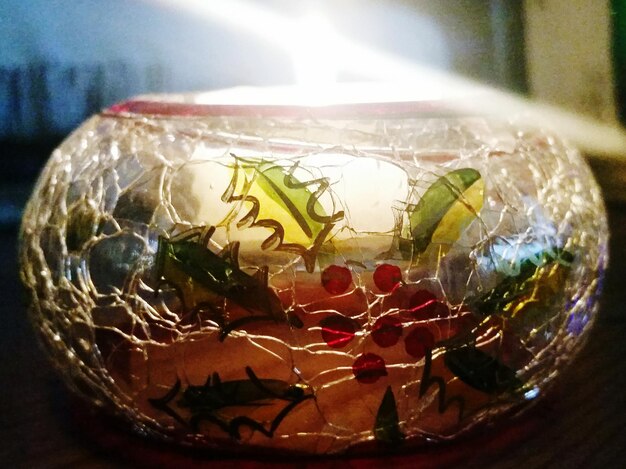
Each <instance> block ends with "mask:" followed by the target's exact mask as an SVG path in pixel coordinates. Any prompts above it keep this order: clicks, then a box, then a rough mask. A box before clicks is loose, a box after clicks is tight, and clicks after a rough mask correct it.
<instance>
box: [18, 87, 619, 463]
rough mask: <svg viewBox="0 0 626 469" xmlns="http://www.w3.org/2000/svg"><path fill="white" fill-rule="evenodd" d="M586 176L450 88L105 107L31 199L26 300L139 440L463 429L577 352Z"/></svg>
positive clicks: (588, 267) (93, 390) (317, 444)
mask: <svg viewBox="0 0 626 469" xmlns="http://www.w3.org/2000/svg"><path fill="white" fill-rule="evenodd" d="M606 249H607V224H606V218H605V212H604V207H603V204H602V201H601V197H600V194H599V191H598V188H597V186H596V184H595V182H594V180H593V178H592V176H591V174H590V171H589V169H588V168H587V166H586V165H585V163H584V162H583V160H582V159H581V158H580V156H579V154H578V153H577V152H576V151H575V150H573V149H572V148H570V147H568V146H567V145H566V144H564V143H563V142H562V141H561V140H560V139H559V138H558V137H556V136H554V135H552V134H551V133H550V132H549V131H546V130H544V129H537V128H533V127H530V126H527V125H521V124H516V123H515V122H513V121H503V120H501V119H494V118H489V117H480V116H479V117H473V116H467V115H459V114H458V113H456V112H454V111H453V110H452V108H451V107H449V106H447V105H446V103H445V102H434V103H433V102H431V103H427V102H422V103H396V104H362V105H358V104H353V105H344V106H326V107H317V108H316V107H297V106H238V105H210V104H202V103H201V102H200V98H199V97H198V96H197V95H191V96H182V97H181V96H179V97H173V96H172V97H162V98H155V97H153V98H150V99H149V100H143V101H131V102H126V103H122V104H120V105H117V106H114V107H112V108H110V109H108V110H106V111H104V112H103V113H101V114H99V115H97V116H94V117H93V118H91V119H89V120H88V121H87V122H85V123H84V124H83V125H82V126H81V127H80V128H79V129H78V130H77V131H75V132H74V133H73V134H72V135H71V136H69V137H68V138H67V140H66V141H65V142H64V143H63V144H62V145H61V146H60V147H59V148H58V149H57V150H55V152H54V153H53V154H52V157H51V158H50V161H49V162H48V164H47V166H46V167H45V169H44V171H43V173H42V175H41V177H40V179H39V181H38V183H37V185H36V187H35V190H34V193H33V196H32V198H31V200H30V202H29V204H28V206H27V209H26V212H25V215H24V220H23V225H22V231H21V265H22V272H21V273H22V278H23V281H24V283H25V285H26V287H27V288H28V290H29V292H30V294H31V296H32V308H31V318H32V322H33V324H34V325H35V328H36V329H37V331H38V333H39V336H40V338H41V339H42V342H43V344H44V346H45V348H46V350H47V351H48V353H49V354H50V356H51V358H52V361H53V363H54V364H55V365H56V366H57V367H58V369H59V371H60V373H61V374H62V375H63V376H64V378H65V380H66V382H67V383H68V385H69V386H70V387H71V388H72V389H73V390H74V391H76V392H77V393H79V394H80V395H82V396H84V397H85V398H86V399H88V400H89V401H91V402H93V403H94V404H96V405H98V406H103V407H105V408H107V409H109V410H111V411H112V412H114V413H116V414H118V415H120V416H122V417H123V418H125V419H127V420H128V421H129V422H131V423H132V425H133V428H135V429H136V430H137V431H140V432H142V433H143V434H149V435H152V436H156V437H159V438H164V439H168V440H171V441H176V442H180V443H185V444H191V445H194V446H200V447H215V448H220V449H228V448H231V449H237V450H240V449H242V448H247V449H249V450H251V451H257V450H259V451H260V450H264V449H272V450H278V451H283V452H295V453H308V454H330V453H340V452H345V451H347V450H349V449H350V450H354V451H359V450H360V449H362V448H371V447H374V448H376V449H388V448H390V447H398V446H403V445H412V444H419V443H423V442H425V441H429V442H433V441H438V440H442V439H450V438H453V437H456V436H458V435H460V434H462V433H464V432H466V431H467V430H469V429H471V428H473V427H475V426H477V425H480V424H484V423H487V422H492V421H495V420H497V419H498V418H506V417H507V416H509V415H510V414H511V413H516V412H518V411H520V410H523V409H525V408H527V407H528V406H529V404H530V403H532V402H534V401H536V400H537V398H539V397H540V396H542V395H544V394H545V392H546V390H548V389H549V387H550V384H551V383H552V382H553V380H554V379H555V378H556V377H557V376H558V375H559V373H560V370H561V369H562V367H563V366H565V365H566V364H567V362H569V361H570V360H571V358H572V357H573V356H574V355H575V353H576V352H577V351H578V350H579V349H580V346H581V344H582V342H583V339H584V337H585V335H586V334H587V332H588V330H589V325H590V323H591V322H592V320H593V317H594V314H595V312H596V310H597V295H598V291H599V286H600V284H601V280H602V276H603V272H604V268H605V265H606V262H607V252H606Z"/></svg>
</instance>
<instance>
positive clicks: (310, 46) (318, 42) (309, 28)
mask: <svg viewBox="0 0 626 469" xmlns="http://www.w3.org/2000/svg"><path fill="white" fill-rule="evenodd" d="M339 39H340V38H339V37H338V36H337V34H336V33H335V31H333V29H332V27H331V25H330V23H329V22H328V20H327V19H326V18H324V17H323V16H320V15H319V14H310V15H308V16H306V17H304V18H303V19H302V20H300V22H299V27H298V36H296V37H295V38H293V40H292V41H291V43H290V44H291V56H292V60H293V64H294V68H295V73H296V83H298V84H299V85H309V86H311V85H313V86H315V85H321V84H330V83H335V82H336V81H337V67H338V65H339V62H340V56H339V54H338V53H337V51H336V49H335V43H336V42H337V41H338V40H339Z"/></svg>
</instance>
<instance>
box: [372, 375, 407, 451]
mask: <svg viewBox="0 0 626 469" xmlns="http://www.w3.org/2000/svg"><path fill="white" fill-rule="evenodd" d="M374 437H375V438H376V440H378V441H381V442H383V443H388V444H398V443H400V442H401V441H402V440H403V439H404V434H403V433H402V432H401V431H400V425H399V422H398V409H397V408H396V398H395V396H394V395H393V391H392V390H391V386H387V390H386V391H385V395H384V396H383V400H382V401H381V403H380V406H379V407H378V412H377V413H376V423H375V425H374Z"/></svg>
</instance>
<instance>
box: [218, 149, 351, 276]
mask: <svg viewBox="0 0 626 469" xmlns="http://www.w3.org/2000/svg"><path fill="white" fill-rule="evenodd" d="M235 161H236V163H235V166H234V168H233V178H232V180H231V183H230V185H229V187H228V189H227V190H226V192H225V194H224V195H223V197H222V198H223V200H224V201H226V202H235V201H239V200H243V201H245V202H249V203H251V204H252V206H251V208H250V210H249V211H248V212H247V214H246V215H244V216H243V217H242V218H241V220H240V221H239V226H240V227H243V226H246V225H247V224H248V223H249V224H250V225H251V226H261V227H265V228H269V229H272V230H273V233H272V234H271V235H270V236H268V238H267V239H266V240H265V241H264V242H263V244H262V246H261V247H262V248H263V249H270V248H271V249H275V250H282V251H288V252H295V253H298V254H300V255H302V256H303V258H304V260H305V264H306V267H307V270H308V271H309V272H312V271H313V268H314V263H315V257H316V255H317V253H318V251H319V249H320V247H321V245H322V243H323V242H324V240H325V239H326V237H327V236H328V234H329V233H330V230H331V229H332V227H333V226H334V223H335V222H337V221H338V220H340V219H341V218H343V215H344V214H343V212H342V211H338V212H336V213H334V214H332V215H327V214H326V212H325V210H324V207H322V205H321V203H320V202H319V198H320V196H321V195H322V194H323V193H324V192H326V191H327V190H328V189H329V187H330V183H329V181H328V178H324V177H322V178H317V179H310V180H307V181H299V180H298V179H297V178H296V177H295V176H294V173H295V171H296V170H297V169H298V167H299V166H298V164H297V163H296V164H294V165H292V166H291V167H285V166H282V165H280V164H277V163H275V162H269V161H265V160H254V159H244V158H237V157H236V158H235ZM242 174H243V175H245V178H243V179H242V177H241V175H242ZM244 179H245V180H244Z"/></svg>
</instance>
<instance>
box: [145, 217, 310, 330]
mask: <svg viewBox="0 0 626 469" xmlns="http://www.w3.org/2000/svg"><path fill="white" fill-rule="evenodd" d="M214 232H215V227H209V228H204V229H202V228H200V229H198V228H196V229H191V230H188V231H185V232H183V233H181V234H180V235H178V236H176V237H174V238H172V239H167V238H165V237H160V238H159V247H158V251H157V260H156V274H157V279H158V282H159V284H163V283H168V284H170V285H172V286H174V287H175V288H176V289H177V291H178V292H179V295H180V297H181V300H182V302H183V304H184V306H185V308H186V309H187V310H193V309H195V308H197V307H198V306H199V305H203V304H211V303H216V301H217V300H218V299H219V298H220V297H221V298H227V299H229V300H231V301H233V302H234V303H236V304H237V305H239V306H240V307H242V308H244V309H245V310H247V311H248V312H250V313H252V314H251V315H250V316H243V317H241V318H238V319H235V320H232V321H231V322H230V323H228V324H226V323H225V322H224V323H222V324H221V325H222V328H223V332H222V335H223V337H225V335H227V334H228V333H229V332H230V331H231V330H233V329H235V328H236V327H239V326H240V325H242V324H244V323H247V322H251V321H256V320H260V319H265V320H273V321H277V322H285V321H289V320H290V319H289V316H287V315H286V314H285V312H284V310H283V308H282V305H281V302H280V299H279V298H278V296H277V295H276V293H275V292H274V290H272V288H271V287H269V286H268V278H267V276H268V272H267V269H266V268H265V269H259V270H258V271H257V272H256V274H254V275H250V274H248V273H246V272H244V271H243V270H241V269H240V267H239V261H238V252H239V244H238V243H236V242H235V243H232V244H230V245H228V246H226V247H225V248H224V249H223V250H222V251H221V252H219V253H215V252H213V251H212V250H211V249H209V240H210V238H211V236H212V234H213V233H214ZM214 319H215V320H216V321H217V322H218V323H220V322H222V320H221V319H220V318H219V317H216V318H214ZM292 325H295V326H296V327H297V326H298V323H297V320H296V319H295V318H294V320H293V321H292ZM223 337H222V338H223Z"/></svg>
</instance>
